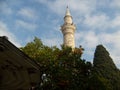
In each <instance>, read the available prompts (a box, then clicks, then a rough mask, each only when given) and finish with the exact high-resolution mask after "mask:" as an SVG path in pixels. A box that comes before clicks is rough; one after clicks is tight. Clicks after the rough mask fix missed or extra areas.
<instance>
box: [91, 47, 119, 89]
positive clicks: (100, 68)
mask: <svg viewBox="0 0 120 90" xmlns="http://www.w3.org/2000/svg"><path fill="white" fill-rule="evenodd" d="M93 65H94V67H93V72H94V73H95V74H96V75H97V77H99V78H100V81H102V83H103V84H104V85H105V87H106V88H109V89H107V90H119V89H120V85H119V84H120V73H119V70H118V69H117V67H116V66H115V64H114V62H113V60H112V58H111V57H110V56H109V52H108V51H107V50H106V49H105V48H104V47H103V45H98V46H97V48H96V50H95V54H94V61H93Z"/></svg>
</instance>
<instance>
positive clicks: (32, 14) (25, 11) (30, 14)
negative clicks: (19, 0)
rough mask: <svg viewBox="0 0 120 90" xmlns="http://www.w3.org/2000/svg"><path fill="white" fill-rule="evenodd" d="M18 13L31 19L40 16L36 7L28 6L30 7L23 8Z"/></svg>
mask: <svg viewBox="0 0 120 90" xmlns="http://www.w3.org/2000/svg"><path fill="white" fill-rule="evenodd" d="M18 14H19V15H21V16H23V17H25V18H29V19H37V18H38V16H37V12H36V11H35V10H34V9H32V8H28V7H24V8H21V9H20V10H19V11H18Z"/></svg>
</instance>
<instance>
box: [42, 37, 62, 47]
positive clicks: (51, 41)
mask: <svg viewBox="0 0 120 90" xmlns="http://www.w3.org/2000/svg"><path fill="white" fill-rule="evenodd" d="M42 41H43V43H44V44H45V45H48V46H58V47H60V45H61V44H62V43H61V42H62V40H61V39H60V38H49V39H48V38H44V39H42Z"/></svg>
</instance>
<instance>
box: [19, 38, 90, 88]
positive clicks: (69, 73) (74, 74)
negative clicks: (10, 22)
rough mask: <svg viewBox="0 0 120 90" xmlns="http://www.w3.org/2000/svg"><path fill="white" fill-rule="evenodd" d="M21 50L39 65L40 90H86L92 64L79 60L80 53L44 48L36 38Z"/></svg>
mask: <svg viewBox="0 0 120 90" xmlns="http://www.w3.org/2000/svg"><path fill="white" fill-rule="evenodd" d="M77 49H78V48H77ZM21 50H22V51H24V52H25V53H26V54H27V55H28V56H30V57H31V58H33V59H34V60H36V61H37V62H38V64H39V65H40V72H41V75H40V76H41V80H40V85H39V88H40V89H43V90H57V89H58V90H61V89H63V90H79V89H81V90H87V86H88V79H89V76H90V73H91V72H90V71H91V67H92V64H91V63H90V62H87V61H86V60H82V59H81V54H82V53H79V52H77V53H76V52H73V51H72V49H71V48H70V47H64V46H62V48H61V49H59V48H57V47H55V46H54V47H48V46H45V45H43V44H42V42H41V40H40V39H38V38H37V37H35V39H34V41H33V42H30V43H28V44H27V45H26V46H25V47H22V48H21ZM77 51H79V50H77ZM33 78H34V77H33Z"/></svg>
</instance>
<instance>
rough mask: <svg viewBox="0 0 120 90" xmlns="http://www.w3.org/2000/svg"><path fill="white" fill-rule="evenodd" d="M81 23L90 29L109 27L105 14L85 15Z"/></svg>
mask: <svg viewBox="0 0 120 90" xmlns="http://www.w3.org/2000/svg"><path fill="white" fill-rule="evenodd" d="M83 24H85V26H87V27H89V28H91V29H92V30H94V29H95V30H96V29H100V30H105V29H106V28H107V27H109V17H108V16H106V15H105V14H100V15H93V16H86V18H85V20H84V21H83ZM101 27H102V28H101Z"/></svg>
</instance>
